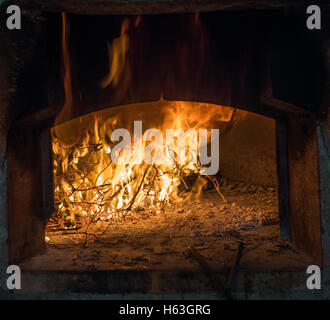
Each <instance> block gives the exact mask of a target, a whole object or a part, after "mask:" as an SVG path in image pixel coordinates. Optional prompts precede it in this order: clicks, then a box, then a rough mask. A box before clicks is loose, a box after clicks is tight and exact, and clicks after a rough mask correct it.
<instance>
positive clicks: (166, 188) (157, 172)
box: [52, 14, 234, 223]
mask: <svg viewBox="0 0 330 320" xmlns="http://www.w3.org/2000/svg"><path fill="white" fill-rule="evenodd" d="M196 19H198V17H196ZM62 21H63V27H62V51H63V57H62V64H63V81H64V90H65V102H64V106H63V108H62V110H61V112H60V113H59V115H58V117H57V118H56V121H55V126H54V128H53V129H52V147H53V167H54V199H55V207H56V211H57V215H58V216H60V217H63V218H64V219H65V220H66V221H67V222H71V223H74V221H75V220H76V219H77V218H83V217H92V218H93V219H97V218H101V219H103V220H104V219H113V218H119V217H124V216H125V215H127V214H134V213H138V212H139V211H140V210H150V209H152V210H154V212H159V210H160V209H162V208H163V207H164V206H167V205H172V204H173V203H177V202H180V201H183V200H184V199H187V198H191V197H194V196H199V195H200V193H201V191H202V188H203V185H205V183H206V180H205V178H201V177H200V176H199V175H200V172H201V169H202V165H201V163H200V161H199V160H198V154H197V152H198V150H199V149H200V147H202V145H201V144H200V145H199V148H195V149H191V148H189V143H188V142H190V140H189V139H190V136H189V135H187V136H184V140H183V144H181V145H179V142H178V140H179V136H177V135H176V136H174V145H172V144H171V145H170V144H168V143H167V141H166V143H165V144H164V143H163V142H164V141H162V143H159V141H155V139H144V138H145V137H144V135H143V134H142V132H140V134H139V135H137V136H136V135H134V141H133V145H132V144H127V146H126V147H125V148H124V149H123V150H121V151H120V152H119V153H118V154H117V157H118V159H119V161H113V155H114V154H115V150H116V146H117V144H118V143H121V142H120V141H119V140H120V139H115V138H114V136H113V134H114V132H115V130H116V129H118V128H124V129H126V130H127V131H128V132H129V133H133V131H134V130H133V124H134V123H135V121H142V123H143V127H144V130H148V129H150V128H156V129H157V130H159V132H161V134H162V135H163V136H165V135H166V133H167V129H175V130H176V129H180V130H187V129H203V128H204V129H207V128H217V127H218V126H219V123H221V122H222V123H223V122H228V121H230V120H231V119H232V117H233V111H234V109H233V108H230V107H224V106H219V105H213V104H208V103H199V102H183V101H166V100H164V99H163V98H160V100H159V101H155V102H148V103H140V104H133V105H126V106H118V107H113V108H109V109H105V110H103V111H99V112H95V113H92V114H88V115H85V116H83V117H80V118H75V119H73V120H71V119H72V117H73V114H72V83H71V82H72V77H71V69H70V54H69V50H68V23H67V17H66V15H65V14H62ZM139 22H140V18H138V19H137V20H136V21H135V24H134V26H133V27H136V26H137V25H138V24H139ZM129 27H130V22H129V20H128V19H125V20H124V21H123V23H122V28H121V34H120V37H118V38H116V39H114V40H113V41H112V43H110V44H108V52H109V68H110V69H109V72H108V73H107V75H106V76H105V78H104V79H102V81H101V83H100V85H101V87H102V88H105V87H107V86H109V85H111V86H114V87H116V86H118V83H119V79H120V77H121V76H122V73H123V69H124V68H125V63H126V54H127V51H128V49H129V41H128V40H129V38H128V29H129ZM147 140H148V141H147ZM210 141H211V136H210V135H208V136H207V139H206V140H204V142H203V144H205V145H207V144H209V143H210ZM150 145H154V146H155V148H154V150H153V152H152V155H154V154H155V153H157V152H160V153H161V154H162V155H163V158H162V161H154V162H152V163H150V162H146V161H143V159H142V158H141V157H143V152H142V150H146V148H148V146H150ZM174 147H176V149H174ZM180 148H181V149H180ZM175 150H176V151H175ZM182 155H183V157H182ZM180 156H181V160H182V158H184V161H181V162H180V161H179V163H178V162H177V161H175V160H176V159H178V158H180ZM189 159H194V161H189ZM189 177H193V178H194V179H193V181H194V183H187V182H186V179H187V178H189ZM210 179H211V178H210ZM211 180H212V179H211ZM213 183H215V182H214V180H213ZM215 186H216V183H215ZM216 189H217V191H218V192H219V190H218V187H216Z"/></svg>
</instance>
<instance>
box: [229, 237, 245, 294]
mask: <svg viewBox="0 0 330 320" xmlns="http://www.w3.org/2000/svg"><path fill="white" fill-rule="evenodd" d="M243 249H244V242H240V243H239V245H238V249H237V254H236V259H235V262H234V264H233V266H232V268H231V270H230V273H229V275H228V277H227V281H226V291H227V292H228V293H230V291H231V288H232V284H233V283H234V281H235V279H236V276H237V273H238V268H239V264H240V261H241V257H242V252H243Z"/></svg>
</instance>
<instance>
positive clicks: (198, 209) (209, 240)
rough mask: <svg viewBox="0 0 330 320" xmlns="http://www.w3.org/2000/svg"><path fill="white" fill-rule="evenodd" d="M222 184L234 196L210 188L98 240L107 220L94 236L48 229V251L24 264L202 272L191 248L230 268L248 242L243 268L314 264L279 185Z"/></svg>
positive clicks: (111, 230)
mask: <svg viewBox="0 0 330 320" xmlns="http://www.w3.org/2000/svg"><path fill="white" fill-rule="evenodd" d="M221 190H222V192H223V194H224V196H225V198H226V202H224V201H223V200H222V198H221V197H220V196H219V195H218V194H217V193H216V192H215V191H207V192H205V193H204V196H203V198H202V199H201V200H200V201H196V200H191V201H186V202H184V203H181V204H178V205H176V206H172V207H168V208H166V210H165V211H163V212H161V213H159V214H157V215H150V214H149V213H147V212H139V213H138V214H139V217H140V218H138V219H137V218H133V217H127V218H126V220H125V221H122V222H116V223H112V224H111V225H110V227H109V228H108V229H107V231H106V232H104V234H103V235H102V236H101V237H99V238H97V237H95V235H97V236H99V235H100V234H101V233H102V232H103V231H104V230H105V229H106V228H107V226H108V223H109V222H105V221H99V222H98V223H96V224H95V225H94V226H92V227H90V229H89V233H91V234H90V235H88V237H87V242H86V241H85V240H86V235H85V234H83V233H82V232H79V230H77V231H73V230H56V231H54V230H53V231H49V230H48V231H47V234H46V236H47V245H46V247H47V250H46V252H45V253H44V254H41V255H38V256H36V257H34V258H32V259H30V260H28V261H25V262H24V263H23V264H22V265H21V266H22V268H23V270H30V271H31V270H45V271H55V270H57V271H59V270H66V271H69V270H80V271H84V270H86V271H105V270H135V271H136V270H163V271H164V270H176V271H178V270H201V267H200V265H199V263H198V262H197V261H196V260H195V259H194V257H192V256H191V255H190V253H189V250H188V249H187V248H188V246H193V247H194V248H195V249H196V250H197V252H198V253H199V254H200V255H202V256H203V257H204V259H205V261H206V262H207V263H208V264H209V266H210V267H211V268H213V269H214V270H229V268H230V267H231V266H232V264H233V261H234V260H235V257H236V252H237V248H238V245H239V243H240V242H241V241H242V242H244V244H245V248H244V250H243V255H242V259H241V264H240V268H241V269H246V270H249V271H267V272H268V271H272V270H275V271H280V270H282V271H283V270H296V269H302V268H304V269H305V268H306V266H308V265H309V264H312V261H311V259H310V258H309V257H307V256H305V255H304V254H302V253H300V252H298V251H297V250H296V249H295V248H293V247H292V246H291V245H290V244H289V243H288V242H286V241H283V240H281V239H280V237H279V220H278V202H277V192H276V190H275V188H263V187H258V186H252V185H245V184H241V183H232V182H231V183H229V182H227V183H226V182H225V184H224V186H222V189H221ZM92 234H94V235H92ZM84 243H85V246H83V245H82V244H84Z"/></svg>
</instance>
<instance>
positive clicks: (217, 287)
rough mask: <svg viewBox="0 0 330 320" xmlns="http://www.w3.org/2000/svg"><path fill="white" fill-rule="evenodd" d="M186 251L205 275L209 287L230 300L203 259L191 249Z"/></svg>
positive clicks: (220, 282) (227, 293)
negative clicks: (208, 281) (209, 284)
mask: <svg viewBox="0 0 330 320" xmlns="http://www.w3.org/2000/svg"><path fill="white" fill-rule="evenodd" d="M188 250H189V252H190V253H191V255H192V256H193V257H194V258H195V260H196V261H197V262H198V263H199V265H200V266H201V267H202V269H203V271H204V273H205V275H206V276H207V277H208V278H209V280H210V283H211V286H212V287H213V289H214V290H215V291H216V292H217V293H218V294H219V295H220V296H223V295H225V298H226V299H228V300H232V297H231V295H230V293H229V292H228V291H227V290H226V288H225V286H224V284H223V283H222V281H221V280H220V279H219V278H218V277H217V275H216V274H215V273H214V271H213V270H212V268H211V267H210V265H209V264H208V263H207V261H206V260H205V258H204V257H203V256H202V255H201V254H200V253H199V252H198V251H197V250H196V249H195V248H194V247H193V246H188Z"/></svg>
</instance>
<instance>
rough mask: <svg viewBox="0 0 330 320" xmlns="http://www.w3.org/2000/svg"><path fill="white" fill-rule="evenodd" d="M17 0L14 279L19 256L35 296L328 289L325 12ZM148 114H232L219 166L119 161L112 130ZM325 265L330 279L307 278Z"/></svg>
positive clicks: (238, 5)
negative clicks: (313, 17) (314, 15)
mask: <svg viewBox="0 0 330 320" xmlns="http://www.w3.org/2000/svg"><path fill="white" fill-rule="evenodd" d="M10 3H11V2H4V3H3V4H2V7H1V16H2V17H3V18H4V19H0V21H3V20H5V17H6V12H5V9H4V8H5V7H6V6H8V5H9V4H10ZM15 4H17V5H19V6H20V7H21V9H22V29H21V30H7V29H5V28H2V29H1V30H0V57H1V59H0V64H1V70H2V72H1V74H0V108H1V113H0V161H1V163H0V164H1V167H0V268H1V277H0V279H5V278H6V274H5V270H6V268H7V266H8V265H10V264H17V265H19V266H20V267H21V269H22V290H20V291H17V292H16V293H17V294H19V295H20V296H24V297H41V294H42V295H46V296H49V297H54V296H55V297H64V296H65V297H74V298H75V297H86V296H88V297H91V296H99V295H103V296H104V297H110V298H111V297H131V298H136V297H142V298H143V297H144V298H147V297H149V298H150V297H151V298H157V297H158V298H159V297H171V298H173V297H174V298H175V297H208V298H209V297H211V298H213V297H218V296H220V297H221V298H246V299H250V298H301V297H307V298H309V297H312V294H313V295H314V296H315V295H316V296H317V297H320V298H326V297H329V281H330V277H329V274H330V269H329V268H330V216H329V212H330V208H329V200H330V199H329V181H330V176H329V175H330V172H329V163H330V162H329V145H328V144H329V142H328V140H329V128H330V124H329V112H328V111H329V104H330V99H329V98H330V97H329V92H330V90H329V70H330V51H329V50H330V49H329V48H330V46H329V41H330V40H329V25H327V24H326V23H328V22H327V21H326V19H324V24H323V25H322V29H321V30H309V29H308V28H307V27H306V6H307V5H305V4H303V3H302V2H301V1H290V2H287V1H267V2H265V1H237V2H233V1H225V0H223V1H222V0H221V1H215V0H214V1H212V0H211V1H205V2H204V1H189V0H182V1H158V0H149V1H144V2H141V1H120V0H118V1H111V0H109V1H99V0H83V1H81V3H80V4H79V5H77V2H76V1H71V0H67V1H62V0H34V1H32V0H31V1H28V0H26V1H23V0H21V1H17V3H15ZM322 14H324V15H326V14H330V13H329V6H326V5H324V6H323V7H322ZM134 121H140V122H141V123H142V125H143V132H144V131H145V130H147V129H148V128H157V129H158V130H159V131H160V132H165V131H166V130H167V129H170V128H173V127H174V128H176V129H177V128H183V129H187V128H194V129H196V130H197V129H201V128H203V129H204V130H205V129H207V130H209V131H210V130H211V129H217V130H218V132H219V140H218V142H217V143H218V145H217V148H218V150H219V156H218V158H217V160H218V164H219V170H217V172H216V173H215V174H210V175H201V174H200V172H201V168H202V167H201V166H199V162H196V164H195V166H194V167H186V166H185V165H180V166H179V165H177V166H174V167H173V166H172V165H169V164H166V165H163V164H161V165H158V164H157V163H156V162H153V163H152V164H148V165H145V164H143V165H141V166H137V165H136V163H132V162H129V164H128V165H126V166H123V165H122V166H120V165H114V164H113V162H112V161H111V159H112V158H111V156H110V152H113V151H114V148H115V145H114V143H113V138H111V133H113V132H114V130H115V129H116V128H125V129H127V130H128V131H129V132H130V133H131V134H133V129H132V128H133V127H132V126H133V123H134ZM132 137H133V135H132ZM117 141H118V140H117ZM210 141H213V140H212V139H211V140H209V139H206V140H205V144H206V149H207V148H209V149H210ZM134 146H135V145H134ZM200 148H201V146H200ZM137 149H138V148H135V149H134V150H135V152H136V150H137ZM111 150H112V151H111ZM132 150H133V149H132ZM166 150H167V151H168V150H170V149H169V147H168V146H167V147H166ZM190 151H191V150H190ZM190 151H189V152H190ZM185 152H186V151H185ZM209 152H210V150H209ZM168 153H169V154H170V156H171V157H172V158H173V157H176V156H177V154H174V153H173V154H174V156H173V154H171V152H170V151H168ZM243 246H244V247H243ZM235 259H236V263H235ZM309 265H319V266H320V267H321V269H322V281H323V282H322V283H323V290H321V291H318V292H313V293H311V292H309V290H308V289H306V269H307V267H308V266H309ZM210 280H211V281H210ZM222 283H224V287H225V288H223V285H222ZM1 285H4V286H3V288H2V289H0V290H1V291H0V296H3V297H8V294H9V293H8V290H7V289H6V288H5V281H2V282H1ZM0 288H1V286H0ZM314 296H313V297H314Z"/></svg>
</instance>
